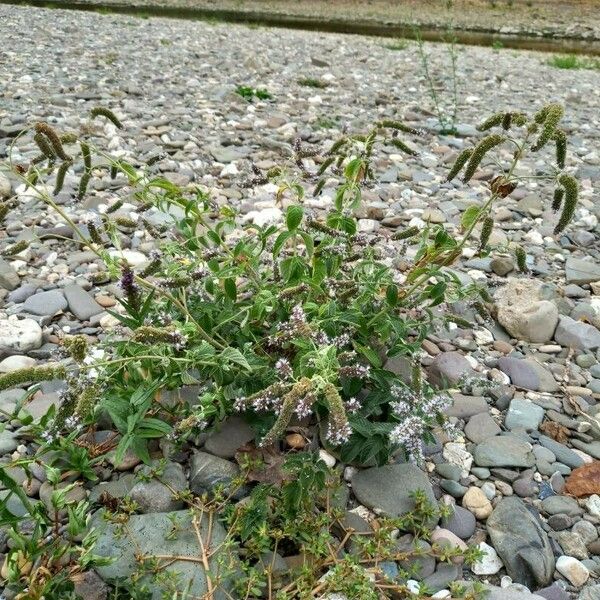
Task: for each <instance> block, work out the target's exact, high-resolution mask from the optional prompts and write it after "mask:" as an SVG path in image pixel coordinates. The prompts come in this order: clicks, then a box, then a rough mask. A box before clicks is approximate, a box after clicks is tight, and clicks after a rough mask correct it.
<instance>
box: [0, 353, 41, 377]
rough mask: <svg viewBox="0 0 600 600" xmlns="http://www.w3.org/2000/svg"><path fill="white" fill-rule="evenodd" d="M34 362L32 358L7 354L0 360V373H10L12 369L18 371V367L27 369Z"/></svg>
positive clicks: (32, 365)
mask: <svg viewBox="0 0 600 600" xmlns="http://www.w3.org/2000/svg"><path fill="white" fill-rule="evenodd" d="M35 362H36V361H35V359H34V358H29V357H28V356H21V355H20V354H13V355H12V356H7V357H6V358H5V359H4V360H3V361H2V362H0V373H10V372H12V371H18V370H19V369H28V368H29V367H34V366H35Z"/></svg>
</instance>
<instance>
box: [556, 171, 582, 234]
mask: <svg viewBox="0 0 600 600" xmlns="http://www.w3.org/2000/svg"><path fill="white" fill-rule="evenodd" d="M558 182H559V183H560V184H561V185H562V186H563V188H564V189H565V200H564V205H563V210H562V213H561V215H560V219H559V220H558V223H557V224H556V227H555V228H554V233H555V234H557V233H560V232H561V231H563V230H564V229H565V227H566V226H567V225H568V224H569V223H570V222H571V219H572V218H573V215H574V214H575V207H576V206H577V197H578V196H579V186H578V185H577V180H576V179H575V177H573V176H572V175H568V174H567V173H563V174H562V175H561V176H560V177H559V178H558Z"/></svg>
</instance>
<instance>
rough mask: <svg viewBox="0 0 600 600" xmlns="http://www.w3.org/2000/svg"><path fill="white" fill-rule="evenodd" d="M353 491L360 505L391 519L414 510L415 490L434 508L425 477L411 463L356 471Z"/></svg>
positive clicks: (433, 499) (430, 490)
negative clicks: (423, 494)
mask: <svg viewBox="0 0 600 600" xmlns="http://www.w3.org/2000/svg"><path fill="white" fill-rule="evenodd" d="M352 490H353V491H354V495H355V496H356V498H357V499H358V501H359V502H360V503H361V504H364V505H365V506H367V507H368V508H371V509H373V510H375V511H377V512H380V513H382V514H384V515H387V516H390V517H399V516H402V515H405V514H406V513H407V512H410V511H411V510H413V509H414V507H415V503H414V500H413V498H412V497H411V494H412V492H414V491H416V490H423V491H424V492H425V494H426V496H427V498H428V500H429V501H430V502H431V503H432V504H433V506H437V500H436V499H435V496H434V494H433V489H432V487H431V483H429V479H428V477H427V475H426V474H425V473H424V472H423V471H422V470H421V469H419V467H417V466H416V465H413V464H410V463H403V464H395V465H385V466H383V467H373V468H371V469H365V470H363V471H358V473H356V474H355V475H354V476H353V477H352ZM431 525H432V526H433V525H435V523H433V522H432V523H431Z"/></svg>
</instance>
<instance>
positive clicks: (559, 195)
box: [552, 187, 565, 212]
mask: <svg viewBox="0 0 600 600" xmlns="http://www.w3.org/2000/svg"><path fill="white" fill-rule="evenodd" d="M564 196H565V190H564V189H563V188H561V187H558V188H556V189H555V190H554V198H553V199H552V210H553V211H554V212H558V211H559V210H560V207H561V205H562V201H563V198H564Z"/></svg>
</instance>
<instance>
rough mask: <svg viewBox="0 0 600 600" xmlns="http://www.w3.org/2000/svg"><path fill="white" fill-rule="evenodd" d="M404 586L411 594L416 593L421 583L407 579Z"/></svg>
mask: <svg viewBox="0 0 600 600" xmlns="http://www.w3.org/2000/svg"><path fill="white" fill-rule="evenodd" d="M406 587H407V588H408V591H409V592H410V593H411V594H418V593H419V590H420V589H421V584H420V583H419V582H418V581H415V580H414V579H409V580H407V582H406Z"/></svg>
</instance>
